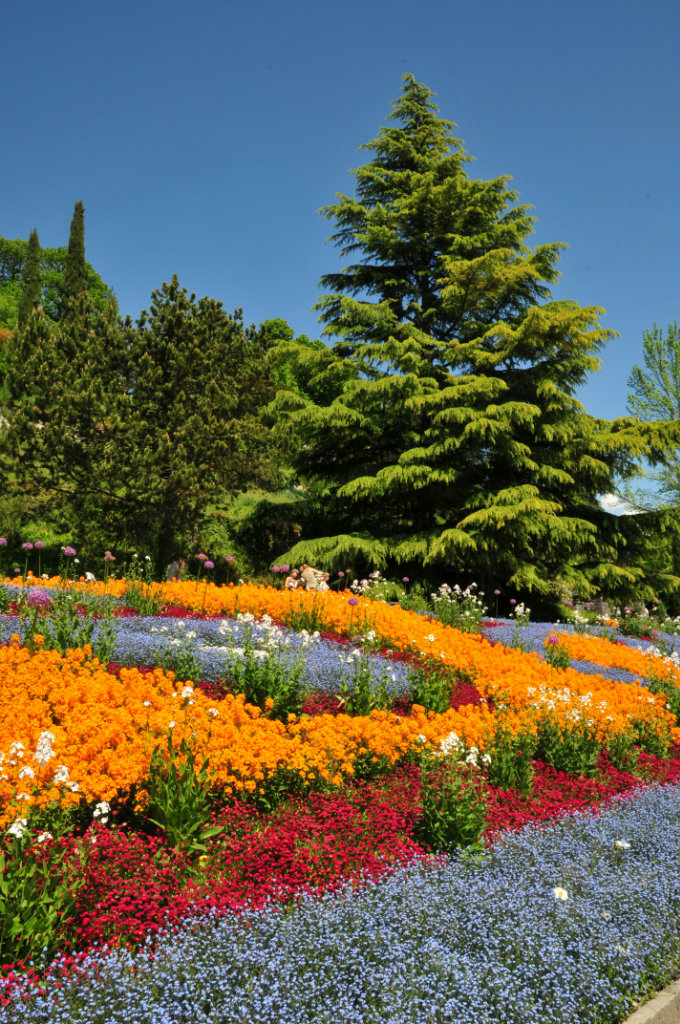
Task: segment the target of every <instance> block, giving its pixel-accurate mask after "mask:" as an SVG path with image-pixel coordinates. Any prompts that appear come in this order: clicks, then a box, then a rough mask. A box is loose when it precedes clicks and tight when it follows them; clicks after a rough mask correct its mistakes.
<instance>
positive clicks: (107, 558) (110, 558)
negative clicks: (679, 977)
mask: <svg viewBox="0 0 680 1024" xmlns="http://www.w3.org/2000/svg"><path fill="white" fill-rule="evenodd" d="M104 561H105V562H115V561H116V556H115V555H112V554H111V552H110V551H105V552H104Z"/></svg>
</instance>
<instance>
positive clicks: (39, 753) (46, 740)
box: [33, 732, 54, 766]
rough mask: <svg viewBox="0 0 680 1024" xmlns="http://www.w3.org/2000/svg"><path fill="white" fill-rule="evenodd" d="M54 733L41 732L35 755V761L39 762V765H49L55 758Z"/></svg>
mask: <svg viewBox="0 0 680 1024" xmlns="http://www.w3.org/2000/svg"><path fill="white" fill-rule="evenodd" d="M53 745H54V733H51V732H41V733H40V736H39V737H38V743H37V745H36V748H35V754H34V755H33V759H34V760H35V761H37V762H38V764H39V765H41V766H42V765H44V764H47V762H48V761H49V760H50V759H51V758H53V757H54V750H53V749H52V747H53Z"/></svg>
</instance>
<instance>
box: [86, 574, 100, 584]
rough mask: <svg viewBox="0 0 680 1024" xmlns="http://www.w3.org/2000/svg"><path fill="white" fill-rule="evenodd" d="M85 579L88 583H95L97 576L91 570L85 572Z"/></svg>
mask: <svg viewBox="0 0 680 1024" xmlns="http://www.w3.org/2000/svg"><path fill="white" fill-rule="evenodd" d="M85 579H86V581H87V582H88V583H96V581H97V577H96V576H95V574H94V573H93V572H86V573H85Z"/></svg>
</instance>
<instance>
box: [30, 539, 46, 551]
mask: <svg viewBox="0 0 680 1024" xmlns="http://www.w3.org/2000/svg"><path fill="white" fill-rule="evenodd" d="M33 547H34V548H35V549H36V551H42V549H43V548H44V547H45V543H44V541H42V540H37V541H36V542H35V544H34V545H33Z"/></svg>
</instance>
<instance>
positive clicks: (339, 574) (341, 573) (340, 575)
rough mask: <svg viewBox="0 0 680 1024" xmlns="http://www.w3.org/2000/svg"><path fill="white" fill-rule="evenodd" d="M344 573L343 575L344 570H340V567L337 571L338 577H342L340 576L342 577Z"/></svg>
mask: <svg viewBox="0 0 680 1024" xmlns="http://www.w3.org/2000/svg"><path fill="white" fill-rule="evenodd" d="M344 575H345V574H344V572H343V571H342V569H341V570H340V572H339V573H338V576H339V577H340V578H341V579H342V577H343V576H344Z"/></svg>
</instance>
